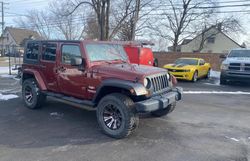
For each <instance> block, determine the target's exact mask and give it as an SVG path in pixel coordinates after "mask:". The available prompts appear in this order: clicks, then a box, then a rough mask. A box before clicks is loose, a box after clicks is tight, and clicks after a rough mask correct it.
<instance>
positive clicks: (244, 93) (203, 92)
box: [183, 91, 250, 95]
mask: <svg viewBox="0 0 250 161" xmlns="http://www.w3.org/2000/svg"><path fill="white" fill-rule="evenodd" d="M183 93H184V94H232V95H250V92H242V91H235V92H231V91H184V92H183Z"/></svg>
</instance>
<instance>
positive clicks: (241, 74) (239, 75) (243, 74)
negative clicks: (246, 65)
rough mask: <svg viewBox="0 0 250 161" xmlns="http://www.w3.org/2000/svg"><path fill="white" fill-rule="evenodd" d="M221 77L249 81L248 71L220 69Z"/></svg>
mask: <svg viewBox="0 0 250 161" xmlns="http://www.w3.org/2000/svg"><path fill="white" fill-rule="evenodd" d="M221 79H224V80H228V81H240V82H249V81H250V72H247V71H231V70H222V71H221Z"/></svg>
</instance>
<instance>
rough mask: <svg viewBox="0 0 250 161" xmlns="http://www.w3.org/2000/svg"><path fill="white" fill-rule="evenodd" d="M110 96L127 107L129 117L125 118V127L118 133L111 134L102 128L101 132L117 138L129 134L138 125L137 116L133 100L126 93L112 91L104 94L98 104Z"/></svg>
mask: <svg viewBox="0 0 250 161" xmlns="http://www.w3.org/2000/svg"><path fill="white" fill-rule="evenodd" d="M110 97H113V98H115V99H116V101H120V102H121V103H123V104H124V105H125V106H126V107H127V110H128V114H129V117H128V118H125V122H126V123H125V129H124V131H123V132H122V133H120V134H119V135H116V136H113V135H111V134H109V133H107V132H106V131H105V130H103V132H104V133H105V134H107V135H108V136H111V137H113V138H117V139H121V138H125V137H127V136H129V135H131V134H132V133H133V132H134V131H135V129H136V128H137V127H138V125H139V117H138V115H137V113H136V111H135V108H134V102H133V100H132V99H130V98H129V97H128V96H126V95H123V94H120V93H113V94H109V95H107V96H105V97H104V98H102V100H101V101H100V104H101V103H102V101H103V100H105V99H106V98H110ZM97 108H98V107H97ZM97 110H98V109H97ZM97 113H98V112H97ZM98 121H99V120H98ZM126 125H127V127H126Z"/></svg>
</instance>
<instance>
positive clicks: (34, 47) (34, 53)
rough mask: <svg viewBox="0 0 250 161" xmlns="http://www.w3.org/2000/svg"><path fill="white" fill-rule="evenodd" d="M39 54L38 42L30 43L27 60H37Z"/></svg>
mask: <svg viewBox="0 0 250 161" xmlns="http://www.w3.org/2000/svg"><path fill="white" fill-rule="evenodd" d="M38 54H39V44H38V43H37V42H31V43H28V45H27V51H26V58H27V59H31V60H37V59H38Z"/></svg>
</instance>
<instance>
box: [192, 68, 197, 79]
mask: <svg viewBox="0 0 250 161" xmlns="http://www.w3.org/2000/svg"><path fill="white" fill-rule="evenodd" d="M197 80H198V71H197V70H196V71H195V72H194V74H193V79H192V82H197Z"/></svg>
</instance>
